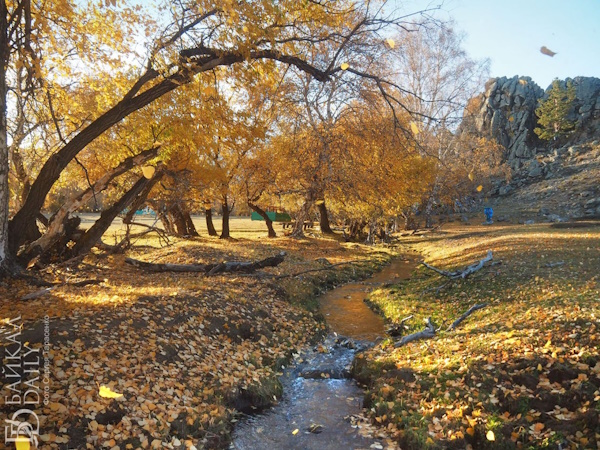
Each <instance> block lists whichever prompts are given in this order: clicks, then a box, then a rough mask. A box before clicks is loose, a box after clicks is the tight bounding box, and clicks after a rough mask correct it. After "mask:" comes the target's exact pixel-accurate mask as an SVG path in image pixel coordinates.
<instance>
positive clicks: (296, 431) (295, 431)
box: [292, 428, 300, 435]
mask: <svg viewBox="0 0 600 450" xmlns="http://www.w3.org/2000/svg"><path fill="white" fill-rule="evenodd" d="M298 431H300V430H299V429H298V428H296V429H295V430H294V431H292V434H293V435H296V434H298Z"/></svg>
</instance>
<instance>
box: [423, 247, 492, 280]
mask: <svg viewBox="0 0 600 450" xmlns="http://www.w3.org/2000/svg"><path fill="white" fill-rule="evenodd" d="M491 260H492V251H491V250H488V252H487V256H486V257H485V258H483V259H482V260H480V261H479V262H477V263H475V264H471V265H470V266H467V267H466V268H464V269H463V270H455V271H454V272H449V271H447V270H442V269H438V268H437V267H434V266H431V265H429V264H427V263H426V262H422V263H421V264H423V265H424V266H425V267H427V268H428V269H431V270H433V271H434V272H437V273H439V274H440V275H443V276H445V277H449V278H452V279H454V278H463V279H464V278H467V277H468V276H469V275H471V274H472V273H475V272H477V271H478V270H480V269H481V268H483V266H484V264H485V263H486V262H489V261H491Z"/></svg>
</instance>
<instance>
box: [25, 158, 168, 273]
mask: <svg viewBox="0 0 600 450" xmlns="http://www.w3.org/2000/svg"><path fill="white" fill-rule="evenodd" d="M159 148H160V147H153V148H151V149H149V150H145V151H143V152H141V153H140V154H138V155H135V156H131V157H129V158H126V159H124V160H123V161H122V162H121V163H120V164H119V165H117V166H116V167H114V168H113V169H111V170H110V171H109V172H107V173H106V174H104V175H103V176H102V177H100V178H99V179H98V180H97V181H96V182H95V183H94V185H93V186H90V187H89V188H87V189H86V190H84V191H83V192H81V193H80V194H79V195H77V196H76V197H73V198H72V199H71V200H69V201H67V202H66V203H64V204H63V205H62V206H61V207H60V209H59V210H58V211H56V213H54V215H53V216H52V217H51V218H50V221H49V223H48V225H47V227H48V229H47V230H46V232H45V233H44V234H43V235H42V236H41V237H40V238H39V239H36V240H35V241H33V242H32V243H31V244H29V245H28V246H27V248H26V249H25V250H24V251H22V252H21V254H19V260H20V261H21V262H22V263H23V264H27V262H29V260H31V258H33V257H34V256H36V255H39V254H43V253H44V252H46V250H48V249H50V248H52V247H54V244H55V243H56V242H58V241H59V240H61V239H62V237H63V236H64V234H65V224H66V223H67V222H68V219H69V215H70V214H71V213H73V212H75V211H77V210H78V209H79V208H80V207H81V206H83V205H85V204H86V203H87V202H88V201H89V200H90V199H91V198H92V197H93V196H94V195H95V194H97V193H99V192H102V191H103V190H105V189H106V188H107V187H108V185H109V183H110V182H111V181H113V180H114V179H115V178H117V177H118V176H120V175H122V174H124V173H125V172H127V171H129V170H130V169H132V168H133V167H135V166H138V165H140V164H143V163H144V162H146V161H148V160H150V159H152V158H154V157H155V156H156V155H157V154H158V150H159ZM161 177H162V172H157V173H156V174H155V175H154V177H153V178H152V179H151V181H150V183H148V185H147V193H148V192H150V189H151V188H152V186H153V185H154V184H155V183H156V182H158V180H159V179H160V178H161ZM147 193H146V195H147ZM144 198H145V197H144ZM142 202H143V200H142ZM133 213H135V211H130V212H129V213H128V216H126V218H125V219H123V222H124V223H130V220H131V216H133ZM129 214H131V216H129Z"/></svg>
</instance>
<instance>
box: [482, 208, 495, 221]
mask: <svg viewBox="0 0 600 450" xmlns="http://www.w3.org/2000/svg"><path fill="white" fill-rule="evenodd" d="M483 213H484V214H485V223H492V217H493V216H494V210H493V209H492V208H490V207H489V206H488V207H486V208H485V209H484V210H483Z"/></svg>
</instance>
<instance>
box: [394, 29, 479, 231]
mask: <svg viewBox="0 0 600 450" xmlns="http://www.w3.org/2000/svg"><path fill="white" fill-rule="evenodd" d="M395 41H396V45H395V50H394V53H393V54H394V56H395V58H396V64H395V70H396V77H397V79H398V80H400V81H399V82H400V83H401V84H402V85H403V86H406V87H408V88H409V90H410V91H411V92H412V93H414V94H415V95H412V96H408V97H407V99H406V100H405V103H406V105H407V106H408V107H409V109H410V110H411V111H412V123H411V124H410V131H411V132H412V133H413V134H414V135H415V139H416V140H417V142H418V143H419V151H421V152H422V153H423V154H427V155H429V156H432V157H434V158H436V159H437V160H438V164H439V167H438V170H436V174H437V175H436V179H435V181H434V183H433V184H432V185H431V189H430V191H429V192H428V193H427V194H426V195H425V196H424V197H423V198H422V199H421V200H420V201H419V205H418V208H417V209H418V210H420V211H421V212H422V213H424V216H425V219H426V220H425V221H426V226H431V215H432V213H433V210H434V207H435V206H436V205H439V204H441V203H442V202H441V197H443V196H444V195H443V194H444V193H445V192H448V190H449V188H451V186H452V182H451V181H450V180H451V179H452V178H453V177H452V176H450V172H449V167H450V165H451V164H452V159H453V158H454V157H455V156H454V153H453V149H455V146H453V140H454V139H455V135H454V131H455V130H456V128H457V125H458V123H459V122H460V121H461V120H462V116H463V111H464V109H465V106H466V105H467V102H468V101H469V99H470V98H472V97H473V95H474V94H475V92H477V90H478V89H480V87H481V85H482V84H483V81H484V80H485V79H487V74H488V72H489V61H487V60H482V61H478V60H473V59H471V58H470V57H469V56H468V55H467V54H466V52H465V51H464V49H463V47H462V45H463V41H464V36H463V35H461V34H459V33H457V32H456V31H455V30H454V28H453V24H452V23H443V24H436V25H431V26H425V27H422V28H420V29H419V30H418V32H415V33H408V32H403V33H400V34H399V35H398V36H397V37H396V39H395ZM413 212H414V208H409V209H408V210H406V211H405V212H404V213H403V215H404V216H405V219H406V220H407V221H411V220H412V213H413Z"/></svg>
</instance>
